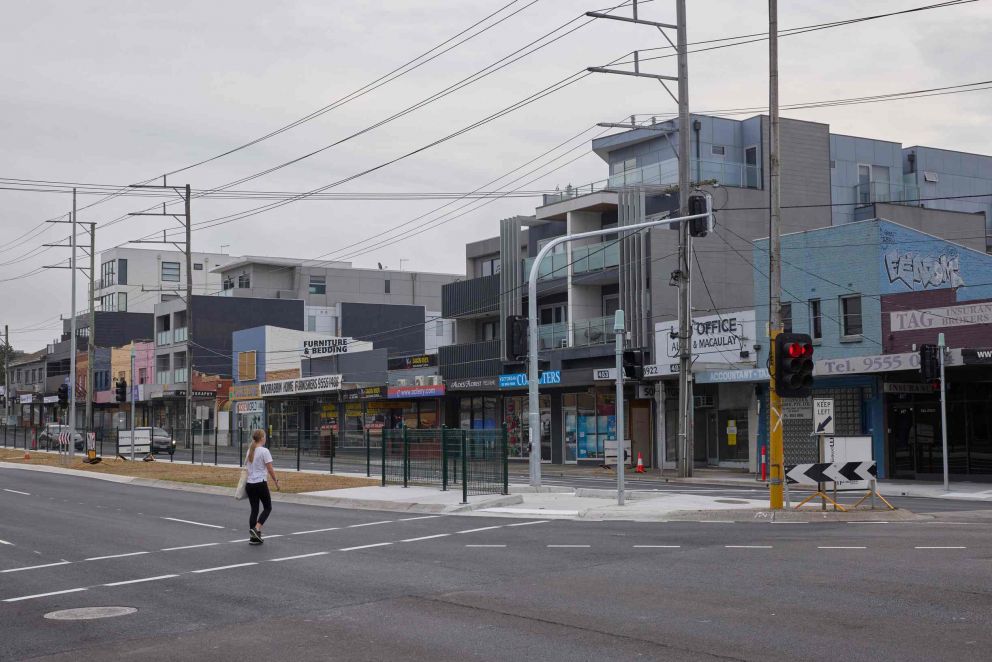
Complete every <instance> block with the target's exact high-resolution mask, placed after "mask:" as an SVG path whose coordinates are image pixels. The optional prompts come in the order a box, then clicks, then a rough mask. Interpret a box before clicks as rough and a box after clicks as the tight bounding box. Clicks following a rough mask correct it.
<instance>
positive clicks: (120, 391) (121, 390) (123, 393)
mask: <svg viewBox="0 0 992 662" xmlns="http://www.w3.org/2000/svg"><path fill="white" fill-rule="evenodd" d="M116 391H117V392H116V399H117V402H127V381H126V380H123V379H122V380H120V381H119V382H117V386H116Z"/></svg>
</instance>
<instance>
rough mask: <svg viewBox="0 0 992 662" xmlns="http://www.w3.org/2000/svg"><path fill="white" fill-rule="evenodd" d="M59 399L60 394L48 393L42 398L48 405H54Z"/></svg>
mask: <svg viewBox="0 0 992 662" xmlns="http://www.w3.org/2000/svg"><path fill="white" fill-rule="evenodd" d="M58 401H59V396H57V395H46V396H45V397H44V398H43V399H42V402H43V403H45V404H46V405H54V404H56V403H57V402H58Z"/></svg>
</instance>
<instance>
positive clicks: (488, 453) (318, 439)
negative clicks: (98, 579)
mask: <svg viewBox="0 0 992 662" xmlns="http://www.w3.org/2000/svg"><path fill="white" fill-rule="evenodd" d="M63 430H67V428H65V427H62V428H58V427H53V426H50V425H48V426H46V425H39V426H32V427H20V426H18V427H14V426H0V444H2V445H3V447H4V448H13V449H22V448H23V449H25V450H39V451H46V450H47V451H57V450H58V433H59V432H60V431H63ZM76 432H77V434H78V437H77V441H76V443H75V446H76V451H77V452H78V453H80V454H84V453H85V448H86V445H85V444H86V440H87V439H88V432H89V431H88V430H85V429H82V428H77V430H76ZM162 432H166V434H164V435H163V434H153V435H152V438H151V451H152V454H153V455H154V456H155V458H156V459H157V460H159V461H167V462H184V463H190V464H204V465H215V466H224V465H227V466H242V465H243V464H244V460H245V456H246V455H247V454H248V447H249V446H250V445H251V431H250V430H214V431H211V432H204V433H201V432H200V431H199V430H194V431H193V433H192V434H187V431H186V430H172V431H171V432H167V431H164V430H162ZM94 435H95V442H96V452H97V455H99V456H100V457H108V458H110V457H115V456H116V455H118V454H121V453H122V452H123V453H124V454H125V455H128V454H129V453H130V448H129V447H127V446H125V448H123V449H122V448H120V447H119V445H118V431H117V430H116V429H114V428H97V429H96V430H94ZM267 447H268V449H269V451H270V452H271V453H272V463H273V465H274V467H275V468H276V469H281V470H296V471H327V472H328V473H353V474H364V475H365V476H368V477H374V478H378V479H379V480H380V481H381V482H382V484H383V485H403V486H404V487H406V486H408V485H437V486H439V487H440V488H441V489H442V490H448V489H460V490H461V491H462V497H463V498H462V500H463V501H465V500H467V498H468V496H469V495H480V494H507V493H508V490H509V466H508V462H507V457H508V455H507V434H506V429H505V428H502V429H496V430H459V429H448V428H431V429H426V430H412V429H408V428H403V429H400V430H365V431H357V430H356V431H346V432H345V433H343V434H339V433H337V432H335V431H331V430H328V429H326V428H325V429H321V430H295V431H293V432H292V434H286V433H285V432H284V433H283V434H278V435H276V434H274V435H273V436H272V437H270V439H269V440H268V443H267ZM142 455H144V454H142Z"/></svg>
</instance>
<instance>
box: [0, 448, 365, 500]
mask: <svg viewBox="0 0 992 662" xmlns="http://www.w3.org/2000/svg"><path fill="white" fill-rule="evenodd" d="M0 461H3V462H11V463H15V464H36V465H47V466H51V467H58V466H63V465H61V464H60V463H59V457H58V455H55V454H51V453H39V452H37V451H34V452H32V453H31V459H30V460H25V459H24V451H23V450H18V451H15V450H11V449H0ZM68 468H69V469H78V470H81V471H92V472H93V473H103V474H114V475H118V476H137V477H140V478H151V479H154V480H170V481H174V482H177V483H198V484H200V485H218V486H220V487H230V488H233V487H234V486H236V485H237V484H238V476H239V474H240V469H234V468H229V467H211V466H197V465H191V464H180V463H172V462H168V461H162V460H156V461H155V462H141V461H136V462H127V461H123V460H111V459H105V460H104V461H103V462H100V463H99V464H93V465H90V464H84V463H83V461H82V458H81V457H80V456H78V455H77V456H76V459H75V460H74V461H73V462H72V464H70V465H69V466H68ZM276 476H278V477H279V484H280V486H281V487H282V491H283V492H316V491H318V490H339V489H344V488H348V487H364V486H366V485H378V484H379V482H378V481H375V480H370V479H367V478H352V477H350V476H332V475H330V474H324V475H321V474H312V473H305V472H300V473H297V472H295V471H281V470H276Z"/></svg>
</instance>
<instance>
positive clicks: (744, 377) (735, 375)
mask: <svg viewBox="0 0 992 662" xmlns="http://www.w3.org/2000/svg"><path fill="white" fill-rule="evenodd" d="M692 380H693V381H694V382H696V383H697V384H722V383H728V382H767V381H768V368H738V369H736V370H705V371H703V372H697V373H695V374H693V376H692Z"/></svg>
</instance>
